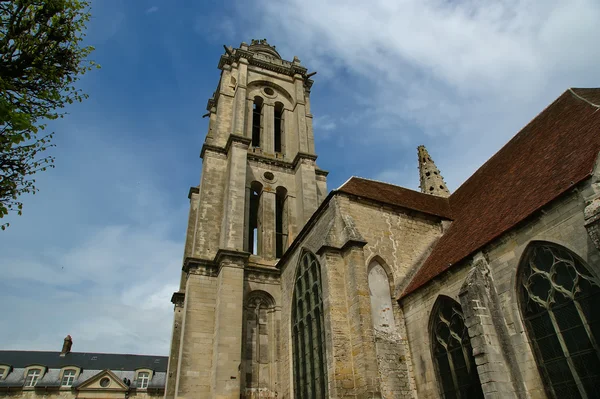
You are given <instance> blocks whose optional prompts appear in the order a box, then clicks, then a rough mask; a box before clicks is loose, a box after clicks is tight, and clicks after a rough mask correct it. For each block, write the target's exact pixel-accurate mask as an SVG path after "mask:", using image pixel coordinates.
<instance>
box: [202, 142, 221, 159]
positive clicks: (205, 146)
mask: <svg viewBox="0 0 600 399" xmlns="http://www.w3.org/2000/svg"><path fill="white" fill-rule="evenodd" d="M206 151H213V152H217V153H220V154H227V151H225V148H223V147H219V146H217V145H213V144H206V143H204V144H203V145H202V150H200V158H202V159H204V154H205V153H206Z"/></svg>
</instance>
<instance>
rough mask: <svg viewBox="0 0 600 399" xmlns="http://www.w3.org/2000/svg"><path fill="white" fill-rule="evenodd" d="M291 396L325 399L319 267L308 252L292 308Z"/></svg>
mask: <svg viewBox="0 0 600 399" xmlns="http://www.w3.org/2000/svg"><path fill="white" fill-rule="evenodd" d="M292 334H293V342H292V345H293V354H294V397H295V398H298V399H314V398H319V399H320V398H326V397H327V369H326V364H325V332H324V329H323V300H322V297H321V266H320V265H319V262H318V261H317V258H316V257H315V256H314V255H313V254H312V253H310V252H308V251H307V252H304V254H303V255H302V257H301V258H300V262H299V263H298V269H297V271H296V282H295V285H294V301H293V309H292Z"/></svg>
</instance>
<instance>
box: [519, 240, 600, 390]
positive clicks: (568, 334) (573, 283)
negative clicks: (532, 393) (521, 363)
mask: <svg viewBox="0 0 600 399" xmlns="http://www.w3.org/2000/svg"><path fill="white" fill-rule="evenodd" d="M588 270H589V269H588V268H587V265H585V264H584V262H583V261H582V260H580V259H579V258H578V257H577V256H575V255H574V254H573V253H572V252H571V251H569V250H567V249H566V248H564V247H561V246H558V245H556V244H551V243H548V242H536V243H533V244H532V245H530V247H529V248H528V249H527V250H526V252H525V253H524V255H523V260H522V263H521V267H520V275H519V277H520V284H519V285H520V301H521V312H522V314H523V317H524V319H525V325H526V329H527V332H528V334H529V338H530V341H531V343H532V346H533V349H534V353H535V359H536V362H537V364H538V367H539V369H540V371H541V374H542V379H543V381H544V385H545V387H546V389H547V391H548V394H549V395H550V396H552V397H555V398H580V397H581V398H592V397H599V396H600V386H598V380H600V350H599V348H598V339H600V311H599V310H598V309H599V307H600V284H599V282H598V280H597V279H596V278H595V277H594V276H593V275H592V274H591V273H590V272H589V271H588Z"/></svg>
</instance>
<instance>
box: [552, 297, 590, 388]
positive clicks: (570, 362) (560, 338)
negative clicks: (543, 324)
mask: <svg viewBox="0 0 600 399" xmlns="http://www.w3.org/2000/svg"><path fill="white" fill-rule="evenodd" d="M548 315H549V316H550V321H552V327H554V331H556V337H557V338H558V342H559V343H560V348H561V349H562V351H563V354H564V355H565V360H566V361H567V364H568V365H569V369H570V370H571V374H572V375H573V379H574V380H575V384H576V385H577V390H578V391H579V394H580V395H581V398H582V399H587V397H588V396H587V393H586V392H585V389H584V388H583V384H582V382H581V379H580V378H579V374H578V373H577V369H576V368H575V364H574V363H573V359H571V356H570V353H569V348H567V344H566V343H565V341H564V337H563V335H562V331H561V330H560V327H559V325H558V322H557V321H556V316H554V312H553V311H552V309H548Z"/></svg>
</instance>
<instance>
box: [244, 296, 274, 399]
mask: <svg viewBox="0 0 600 399" xmlns="http://www.w3.org/2000/svg"><path fill="white" fill-rule="evenodd" d="M274 311H275V300H274V299H273V297H272V296H271V295H269V294H268V293H266V292H264V291H252V292H251V293H250V294H248V296H247V298H246V301H245V304H244V333H245V335H244V341H243V342H242V347H243V350H242V353H243V354H244V356H243V359H242V367H243V374H242V378H243V386H244V394H245V395H246V396H245V397H248V398H250V397H254V396H252V393H253V392H255V391H261V392H263V393H269V395H270V394H271V393H272V391H274V390H275V389H274V386H273V378H272V375H273V370H272V367H271V366H272V364H273V361H274V359H273V358H274V353H273V351H274V339H275V338H274V334H275V331H274V329H275V326H274V320H273V314H274Z"/></svg>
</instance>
